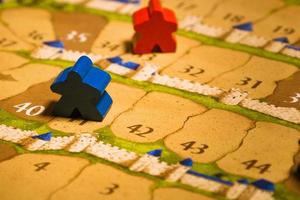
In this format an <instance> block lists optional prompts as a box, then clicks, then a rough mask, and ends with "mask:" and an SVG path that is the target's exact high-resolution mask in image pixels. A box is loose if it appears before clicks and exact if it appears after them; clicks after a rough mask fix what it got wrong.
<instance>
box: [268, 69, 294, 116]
mask: <svg viewBox="0 0 300 200" xmlns="http://www.w3.org/2000/svg"><path fill="white" fill-rule="evenodd" d="M299 85H300V72H296V73H295V74H293V75H292V76H291V77H289V78H287V79H285V80H282V81H279V82H278V83H277V87H276V88H275V90H274V92H273V94H272V95H270V96H268V97H267V98H266V101H267V102H269V103H271V104H274V105H276V106H282V107H294V108H297V109H298V110H300V102H299V100H300V88H299Z"/></svg>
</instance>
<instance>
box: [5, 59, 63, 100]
mask: <svg viewBox="0 0 300 200" xmlns="http://www.w3.org/2000/svg"><path fill="white" fill-rule="evenodd" d="M60 71H61V69H60V68H59V67H55V66H52V65H46V64H37V63H34V64H27V65H24V66H22V67H20V68H17V69H12V70H7V71H3V72H2V75H5V76H6V77H7V78H9V79H6V80H0V91H2V92H1V93H0V100H3V99H5V98H8V97H11V96H14V95H17V94H20V93H22V92H25V91H26V90H27V89H28V88H29V87H31V86H33V85H35V84H38V83H42V82H46V81H49V80H51V79H53V78H54V77H56V76H57V75H58V74H59V72H60Z"/></svg>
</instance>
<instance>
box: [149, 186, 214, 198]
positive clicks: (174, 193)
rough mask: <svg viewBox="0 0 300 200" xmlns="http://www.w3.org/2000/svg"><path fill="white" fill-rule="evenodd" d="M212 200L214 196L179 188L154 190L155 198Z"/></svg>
mask: <svg viewBox="0 0 300 200" xmlns="http://www.w3.org/2000/svg"><path fill="white" fill-rule="evenodd" d="M175 199H182V200H183V199H184V200H212V199H213V198H210V197H207V196H204V195H201V194H197V193H193V192H189V191H186V190H183V189H179V188H159V189H156V190H154V194H153V200H175Z"/></svg>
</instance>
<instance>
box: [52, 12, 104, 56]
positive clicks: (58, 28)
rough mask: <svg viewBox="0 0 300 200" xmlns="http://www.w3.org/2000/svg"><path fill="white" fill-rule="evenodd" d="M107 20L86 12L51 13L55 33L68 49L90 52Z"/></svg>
mask: <svg viewBox="0 0 300 200" xmlns="http://www.w3.org/2000/svg"><path fill="white" fill-rule="evenodd" d="M106 23H107V20H106V19H105V18H104V17H101V16H95V15H91V14H88V13H79V12H76V13H66V12H55V13H53V26H54V30H55V34H56V36H57V38H58V39H60V40H61V41H62V42H63V43H64V45H65V48H66V49H68V50H77V51H81V52H87V53H90V52H91V49H92V45H93V44H94V42H95V40H96V38H97V36H98V35H99V33H100V32H101V31H102V29H103V28H104V27H105V25H106Z"/></svg>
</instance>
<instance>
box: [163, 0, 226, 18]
mask: <svg viewBox="0 0 300 200" xmlns="http://www.w3.org/2000/svg"><path fill="white" fill-rule="evenodd" d="M220 2H222V0H210V1H207V0H188V1H184V0H162V4H163V6H164V7H166V8H169V9H172V10H173V11H174V12H175V14H176V17H177V19H179V20H182V19H184V17H186V16H187V15H192V16H198V17H204V16H206V15H207V14H209V13H210V12H211V11H213V9H214V8H215V7H216V6H217V5H218V4H219V3H220Z"/></svg>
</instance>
